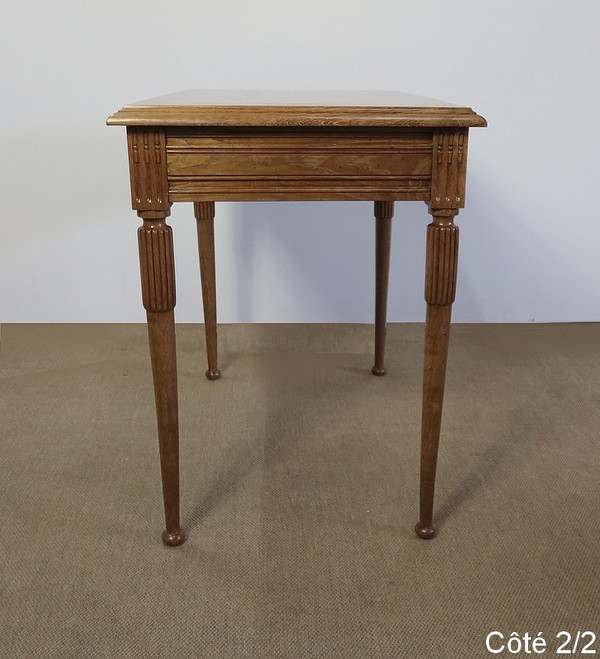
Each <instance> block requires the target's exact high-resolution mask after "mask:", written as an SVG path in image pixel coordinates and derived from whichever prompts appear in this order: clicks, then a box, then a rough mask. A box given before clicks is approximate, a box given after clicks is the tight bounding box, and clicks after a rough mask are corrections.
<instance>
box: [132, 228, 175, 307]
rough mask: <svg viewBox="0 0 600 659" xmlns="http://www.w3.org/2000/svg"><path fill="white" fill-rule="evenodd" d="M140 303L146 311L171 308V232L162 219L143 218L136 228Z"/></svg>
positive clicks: (173, 291)
mask: <svg viewBox="0 0 600 659" xmlns="http://www.w3.org/2000/svg"><path fill="white" fill-rule="evenodd" d="M138 242H139V248H140V272H141V279H142V301H143V304H144V308H145V309H146V311H154V312H157V311H172V310H173V309H174V308H175V262H174V258H173V232H172V229H171V227H170V226H169V225H168V224H166V223H165V221H164V218H162V219H145V220H144V224H143V225H142V226H141V227H140V228H139V229H138Z"/></svg>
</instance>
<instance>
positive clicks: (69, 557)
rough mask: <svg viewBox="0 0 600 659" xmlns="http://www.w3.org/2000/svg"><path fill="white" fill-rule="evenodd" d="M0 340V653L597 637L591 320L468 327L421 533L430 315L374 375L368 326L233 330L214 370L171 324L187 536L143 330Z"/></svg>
mask: <svg viewBox="0 0 600 659" xmlns="http://www.w3.org/2000/svg"><path fill="white" fill-rule="evenodd" d="M1 338H2V340H1V369H0V375H1V378H0V414H1V417H0V422H1V426H0V428H1V446H0V451H1V453H0V460H1V465H2V479H1V482H0V519H1V524H2V532H1V540H0V542H1V556H0V561H1V563H0V565H1V574H0V577H1V581H0V589H1V590H0V596H1V601H0V656H2V657H10V658H13V657H15V658H17V657H27V658H30V657H36V658H37V657H42V658H44V659H48V658H52V657H61V658H62V657H72V658H73V659H75V658H77V659H80V658H84V657H94V658H96V657H106V658H111V659H113V658H120V657H132V658H134V657H135V658H136V659H137V658H143V659H151V658H155V657H156V658H162V657H215V658H229V657H252V658H262V657H265V658H271V657H272V658H279V657H290V658H293V659H303V658H309V657H310V658H313V657H315V658H316V657H339V658H344V659H348V658H354V657H357V658H371V657H373V658H375V657H377V658H379V657H381V658H387V657H408V658H418V657H434V658H445V657H450V658H459V657H486V656H492V655H491V654H489V653H488V652H487V650H486V648H485V638H486V636H487V634H488V633H489V632H491V631H493V630H498V631H500V632H502V633H504V634H505V635H506V636H507V637H508V635H509V634H510V633H511V632H513V631H517V632H519V633H520V634H524V633H525V632H529V634H530V635H532V636H535V635H537V634H538V632H542V633H543V635H544V637H545V638H546V640H547V641H548V645H549V649H548V651H547V653H546V655H547V656H555V651H556V648H557V646H558V642H557V640H556V634H557V632H559V631H561V630H566V631H569V632H571V633H573V634H575V633H576V632H577V631H585V630H591V631H594V632H595V633H596V634H598V636H600V586H599V584H600V563H599V558H600V505H599V503H600V502H599V495H600V470H599V468H598V467H599V462H600V460H599V459H600V437H599V436H600V324H588V325H583V324H582V325H551V326H550V325H545V326H544V325H541V326H540V325H534V324H532V325H455V326H454V328H453V335H452V342H451V354H450V360H449V367H448V380H447V396H446V405H445V411H444V419H443V427H442V443H441V454H440V462H439V472H438V473H439V476H438V489H437V500H436V511H437V513H436V517H437V522H438V524H439V526H440V535H439V537H438V538H436V539H435V540H432V541H429V542H427V541H423V540H420V539H418V538H417V537H416V536H415V535H414V534H413V526H414V523H415V521H416V515H417V502H418V457H419V427H420V398H421V361H422V340H423V327H422V326H421V325H392V326H390V327H389V339H388V356H389V357H388V360H387V366H388V375H387V376H386V377H384V378H376V377H373V376H372V375H371V374H370V367H371V363H372V362H371V350H372V328H371V327H369V326H361V325H230V326H221V327H220V337H219V340H220V354H221V367H222V371H223V374H224V377H223V378H222V379H221V380H219V381H217V382H209V381H208V380H206V379H205V378H204V370H205V364H204V352H203V350H204V348H203V334H202V327H201V326H190V325H183V326H178V338H179V382H180V418H181V466H182V517H183V524H184V527H185V529H186V531H187V535H188V541H187V543H186V544H185V545H183V546H181V547H179V548H166V547H164V546H163V545H162V543H161V541H160V533H161V531H162V529H163V519H162V508H161V495H160V477H159V469H158V450H157V441H156V429H155V418H154V408H153V396H152V380H151V374H150V366H149V358H148V350H147V339H146V330H145V327H144V326H142V325H95V326H91V325H90V326H81V325H58V326H56V325H55V326H48V325H4V326H3V327H2V337H1ZM496 638H497V637H496ZM495 643H496V644H497V645H498V644H499V642H498V641H495ZM497 645H496V647H497ZM595 649H596V650H597V651H600V641H597V642H596V645H595ZM498 656H509V655H508V653H507V652H504V653H503V654H501V655H498ZM510 656H516V655H510ZM522 656H526V655H524V654H523V655H522ZM527 656H531V655H527Z"/></svg>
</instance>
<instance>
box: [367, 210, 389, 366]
mask: <svg viewBox="0 0 600 659" xmlns="http://www.w3.org/2000/svg"><path fill="white" fill-rule="evenodd" d="M393 216H394V202H393V201H376V202H375V218H376V222H377V224H376V229H375V273H376V274H375V365H374V366H373V368H372V369H371V372H372V373H373V375H385V366H384V358H385V330H386V320H387V300H388V282H389V278H390V244H391V238H392V217H393Z"/></svg>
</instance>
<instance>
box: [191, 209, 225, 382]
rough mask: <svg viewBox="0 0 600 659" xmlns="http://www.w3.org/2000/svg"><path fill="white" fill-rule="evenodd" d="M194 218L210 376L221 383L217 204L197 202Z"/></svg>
mask: <svg viewBox="0 0 600 659" xmlns="http://www.w3.org/2000/svg"><path fill="white" fill-rule="evenodd" d="M194 215H195V216H196V226H197V229H198V251H199V253H200V278H201V280H202V305H203V307H204V332H205V335H206V356H207V360H208V370H207V371H206V377H207V378H208V379H209V380H217V379H218V378H219V377H221V371H219V367H218V365H217V294H216V283H215V279H216V277H215V228H214V220H215V204H214V202H213V201H198V202H195V203H194Z"/></svg>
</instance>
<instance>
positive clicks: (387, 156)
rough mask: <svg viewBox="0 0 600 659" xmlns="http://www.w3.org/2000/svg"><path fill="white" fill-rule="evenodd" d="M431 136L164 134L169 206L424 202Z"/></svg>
mask: <svg viewBox="0 0 600 659" xmlns="http://www.w3.org/2000/svg"><path fill="white" fill-rule="evenodd" d="M432 154H433V132H432V131H393V132H382V131H371V132H369V131H360V132H359V131H352V132H340V131H293V132H292V131H290V132H282V131H277V132H268V131H266V132H260V131H259V132H257V131H255V130H253V131H248V132H244V131H239V130H238V131H227V130H222V129H221V130H215V131H207V130H203V131H183V130H181V129H174V130H167V133H166V156H167V176H168V195H169V200H170V201H200V200H212V201H224V200H278V199H280V200H283V199H285V200H342V199H349V200H361V199H364V200H428V199H429V198H430V195H431V174H432V160H433V156H432Z"/></svg>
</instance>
